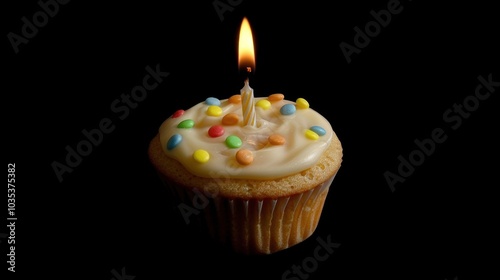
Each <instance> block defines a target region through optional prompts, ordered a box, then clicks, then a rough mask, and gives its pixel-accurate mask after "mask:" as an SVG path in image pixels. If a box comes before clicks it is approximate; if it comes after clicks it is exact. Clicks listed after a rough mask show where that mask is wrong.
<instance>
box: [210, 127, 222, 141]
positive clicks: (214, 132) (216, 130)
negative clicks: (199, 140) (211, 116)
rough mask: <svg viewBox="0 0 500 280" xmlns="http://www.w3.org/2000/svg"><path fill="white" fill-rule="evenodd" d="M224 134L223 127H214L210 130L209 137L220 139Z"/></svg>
mask: <svg viewBox="0 0 500 280" xmlns="http://www.w3.org/2000/svg"><path fill="white" fill-rule="evenodd" d="M223 134H224V127H222V125H213V126H212V127H210V128H209V129H208V135H209V136H210V137H212V138H215V137H219V136H221V135H223Z"/></svg>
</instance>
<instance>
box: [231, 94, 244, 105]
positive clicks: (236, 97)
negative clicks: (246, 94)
mask: <svg viewBox="0 0 500 280" xmlns="http://www.w3.org/2000/svg"><path fill="white" fill-rule="evenodd" d="M229 103H232V104H240V103H241V95H240V94H235V95H233V96H231V97H229Z"/></svg>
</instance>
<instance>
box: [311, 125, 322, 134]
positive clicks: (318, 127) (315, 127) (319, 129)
mask: <svg viewBox="0 0 500 280" xmlns="http://www.w3.org/2000/svg"><path fill="white" fill-rule="evenodd" d="M309 129H310V130H312V131H314V132H316V133H317V134H318V135H319V136H323V135H325V134H326V130H325V129H324V128H322V127H321V126H319V125H314V126H311V127H310V128H309Z"/></svg>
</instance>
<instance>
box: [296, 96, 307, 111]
mask: <svg viewBox="0 0 500 280" xmlns="http://www.w3.org/2000/svg"><path fill="white" fill-rule="evenodd" d="M295 103H296V104H297V109H307V108H309V102H307V100H305V99H304V98H297V100H296V101H295Z"/></svg>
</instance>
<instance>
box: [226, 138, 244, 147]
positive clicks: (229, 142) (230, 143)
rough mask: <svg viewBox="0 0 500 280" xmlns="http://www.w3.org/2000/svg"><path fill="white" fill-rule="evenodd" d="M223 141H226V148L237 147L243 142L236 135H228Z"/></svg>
mask: <svg viewBox="0 0 500 280" xmlns="http://www.w3.org/2000/svg"><path fill="white" fill-rule="evenodd" d="M225 142H226V146H227V147H228V148H231V149H234V148H239V147H241V145H242V144H243V142H242V141H241V139H240V137H238V136H236V135H229V136H228V137H227V138H226V141H225Z"/></svg>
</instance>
